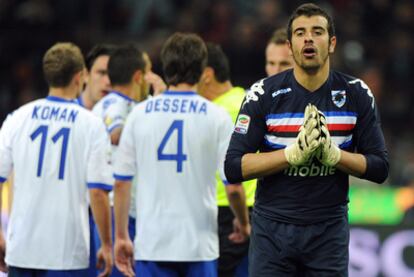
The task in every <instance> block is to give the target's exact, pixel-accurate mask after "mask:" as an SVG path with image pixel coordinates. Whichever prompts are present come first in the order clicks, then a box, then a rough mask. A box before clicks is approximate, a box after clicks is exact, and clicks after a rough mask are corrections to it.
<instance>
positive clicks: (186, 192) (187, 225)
mask: <svg viewBox="0 0 414 277" xmlns="http://www.w3.org/2000/svg"><path fill="white" fill-rule="evenodd" d="M128 121H131V122H129V123H131V124H129V123H127V127H128V130H127V127H125V130H124V134H125V132H132V137H133V138H134V141H135V142H136V144H135V153H136V161H137V175H138V176H137V177H138V180H137V188H136V189H137V220H138V223H137V228H138V229H137V234H140V235H139V236H138V238H137V241H138V244H136V245H137V248H136V249H137V250H136V255H138V256H137V257H138V259H150V260H177V261H178V260H181V261H183V260H184V261H186V260H187V261H191V260H208V259H210V260H211V259H215V258H217V256H218V251H217V247H218V241H217V225H216V224H217V223H216V222H217V221H216V216H217V210H216V201H215V172H216V170H217V169H218V167H219V163H220V160H221V159H223V158H224V154H225V151H226V148H227V144H228V139H229V136H230V133H231V129H232V123H231V119H230V116H229V115H228V114H227V113H226V112H225V111H224V110H222V109H221V108H219V107H217V106H216V105H215V104H213V103H211V102H210V101H208V100H206V99H205V98H203V97H201V96H199V95H197V94H195V93H193V92H173V91H167V92H165V93H163V94H162V95H159V96H157V97H154V98H152V99H149V100H147V101H144V102H143V103H141V104H138V105H137V107H136V108H135V109H134V110H133V111H132V113H131V115H130V117H129V118H128ZM124 134H123V135H124ZM121 143H123V141H122V139H121ZM120 159H122V157H120ZM161 245H162V247H160V246H161ZM157 247H158V248H157Z"/></svg>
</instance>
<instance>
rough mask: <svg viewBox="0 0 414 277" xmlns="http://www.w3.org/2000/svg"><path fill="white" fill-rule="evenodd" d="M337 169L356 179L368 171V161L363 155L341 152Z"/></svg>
mask: <svg viewBox="0 0 414 277" xmlns="http://www.w3.org/2000/svg"><path fill="white" fill-rule="evenodd" d="M336 168H338V169H339V170H341V171H343V172H345V173H348V174H350V175H353V176H355V177H360V176H362V175H363V174H364V173H365V171H366V170H367V161H366V159H365V156H364V155H362V154H358V153H351V152H347V151H343V150H341V158H340V160H339V162H338V163H337V164H336Z"/></svg>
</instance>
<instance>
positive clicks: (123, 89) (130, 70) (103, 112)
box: [93, 45, 151, 276]
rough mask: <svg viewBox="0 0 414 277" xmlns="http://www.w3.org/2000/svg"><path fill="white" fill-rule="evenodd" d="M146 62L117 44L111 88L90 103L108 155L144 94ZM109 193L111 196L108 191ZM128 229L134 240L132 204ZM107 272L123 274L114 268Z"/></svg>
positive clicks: (136, 51) (110, 64)
mask: <svg viewBox="0 0 414 277" xmlns="http://www.w3.org/2000/svg"><path fill="white" fill-rule="evenodd" d="M150 66H151V64H150V62H149V58H148V56H147V55H146V54H145V53H143V52H141V51H140V50H139V49H138V48H137V47H135V46H133V45H124V46H120V47H118V48H117V49H116V50H115V51H114V52H113V53H112V55H111V57H110V59H109V62H108V74H109V78H110V80H111V84H112V89H111V91H110V92H109V94H108V95H106V96H105V97H103V98H102V99H101V100H100V101H99V102H98V103H97V104H96V105H95V106H94V108H93V112H94V113H95V114H96V115H98V116H99V117H100V118H101V119H102V120H103V122H104V123H105V126H106V130H107V132H108V133H109V135H110V137H111V143H112V157H114V155H115V152H116V149H117V147H118V143H119V138H120V136H121V133H122V129H123V127H124V124H125V120H126V118H127V116H128V114H129V112H130V111H131V110H132V108H133V107H134V106H135V104H136V103H137V102H138V101H142V100H144V99H145V98H146V97H147V94H148V87H147V84H146V82H145V80H144V76H145V74H146V72H149V71H150ZM110 196H111V200H112V198H113V196H112V194H110ZM132 199H135V194H132ZM131 202H132V203H135V202H134V201H131ZM128 231H129V237H130V238H131V240H134V237H135V205H131V209H130V211H129V220H128ZM111 276H123V275H121V273H120V272H119V271H118V270H117V269H116V268H115V269H114V270H113V272H112V274H111Z"/></svg>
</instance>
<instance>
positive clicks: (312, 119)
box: [285, 104, 341, 166]
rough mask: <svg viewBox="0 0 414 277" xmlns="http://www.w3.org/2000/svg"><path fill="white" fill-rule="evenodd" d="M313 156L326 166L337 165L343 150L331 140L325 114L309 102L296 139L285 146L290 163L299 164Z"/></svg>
mask: <svg viewBox="0 0 414 277" xmlns="http://www.w3.org/2000/svg"><path fill="white" fill-rule="evenodd" d="M313 156H316V157H317V158H318V160H319V161H320V162H321V163H322V164H324V165H326V166H335V165H336V164H337V163H338V162H339V160H340V158H341V150H340V149H339V147H338V146H336V145H335V143H334V142H333V141H332V140H331V136H330V134H329V130H328V125H327V122H326V118H325V115H324V114H323V113H322V112H321V111H319V110H318V108H316V106H314V105H312V104H308V105H307V106H306V108H305V114H304V119H303V124H302V126H301V127H300V129H299V134H298V136H297V137H296V141H295V143H293V144H291V145H289V146H288V147H286V148H285V157H286V159H287V161H288V163H289V164H290V165H295V166H297V165H302V164H304V163H306V162H308V161H309V160H310V159H311V158H312V157H313Z"/></svg>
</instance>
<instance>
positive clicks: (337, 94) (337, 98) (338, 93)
mask: <svg viewBox="0 0 414 277" xmlns="http://www.w3.org/2000/svg"><path fill="white" fill-rule="evenodd" d="M331 94H332V101H333V102H334V104H335V105H336V106H337V107H338V108H341V107H342V106H343V105H344V104H345V102H346V92H345V90H332V91H331Z"/></svg>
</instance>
